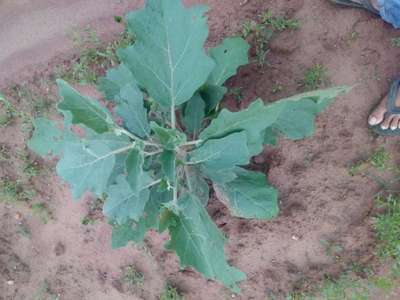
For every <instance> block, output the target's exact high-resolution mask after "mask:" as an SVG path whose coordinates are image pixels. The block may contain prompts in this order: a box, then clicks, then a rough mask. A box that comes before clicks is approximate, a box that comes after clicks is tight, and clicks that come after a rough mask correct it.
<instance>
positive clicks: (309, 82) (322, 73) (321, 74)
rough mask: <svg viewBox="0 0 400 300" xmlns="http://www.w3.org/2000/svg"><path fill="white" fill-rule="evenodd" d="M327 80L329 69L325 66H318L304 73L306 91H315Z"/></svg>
mask: <svg viewBox="0 0 400 300" xmlns="http://www.w3.org/2000/svg"><path fill="white" fill-rule="evenodd" d="M327 80H328V75H327V69H326V68H325V67H324V66H323V65H320V64H316V65H314V66H313V67H311V68H309V69H307V70H306V71H305V72H304V79H303V85H304V88H305V89H306V90H313V89H317V88H319V87H321V86H322V85H324V84H325V83H326V82H327Z"/></svg>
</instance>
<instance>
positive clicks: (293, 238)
mask: <svg viewBox="0 0 400 300" xmlns="http://www.w3.org/2000/svg"><path fill="white" fill-rule="evenodd" d="M299 239H300V238H299V237H298V236H297V235H292V240H295V241H298V240H299Z"/></svg>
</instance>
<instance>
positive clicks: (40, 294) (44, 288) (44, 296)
mask: <svg viewBox="0 0 400 300" xmlns="http://www.w3.org/2000/svg"><path fill="white" fill-rule="evenodd" d="M33 299H34V300H59V299H60V298H59V296H57V295H55V294H54V293H53V292H52V291H51V289H50V287H49V284H48V283H47V281H44V282H43V283H42V284H41V285H40V287H39V289H38V290H37V291H36V292H35V293H34V295H33Z"/></svg>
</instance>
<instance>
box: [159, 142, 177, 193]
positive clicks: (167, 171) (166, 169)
mask: <svg viewBox="0 0 400 300" xmlns="http://www.w3.org/2000/svg"><path fill="white" fill-rule="evenodd" d="M160 163H161V170H162V172H163V173H164V175H165V177H166V178H167V180H168V182H169V184H170V185H171V186H172V187H174V186H175V181H176V157H175V152H174V151H170V150H165V151H164V152H163V153H162V154H161V155H160Z"/></svg>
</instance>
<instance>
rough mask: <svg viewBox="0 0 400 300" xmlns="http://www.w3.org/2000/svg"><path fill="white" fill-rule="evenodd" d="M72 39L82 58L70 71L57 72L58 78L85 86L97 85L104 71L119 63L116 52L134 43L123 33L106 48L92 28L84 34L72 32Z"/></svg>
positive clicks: (130, 37) (79, 58) (87, 29)
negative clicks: (99, 75) (101, 72)
mask: <svg viewBox="0 0 400 300" xmlns="http://www.w3.org/2000/svg"><path fill="white" fill-rule="evenodd" d="M121 21H122V20H121ZM70 37H71V39H72V41H73V43H74V45H75V47H76V48H78V49H79V50H80V56H79V57H78V58H77V59H76V60H75V62H74V63H73V65H72V67H71V68H70V69H69V70H57V72H56V73H57V77H62V78H64V79H66V80H70V81H75V82H79V83H83V84H93V83H96V81H97V78H98V74H99V72H100V71H101V70H102V69H106V68H109V67H110V66H114V65H116V64H118V63H119V60H118V57H117V55H116V50H117V49H118V48H123V47H126V46H128V45H129V44H131V43H132V42H133V37H132V36H131V35H130V34H128V33H127V32H123V33H122V34H121V36H120V38H119V39H118V40H116V41H114V42H111V43H109V44H107V45H106V46H105V47H104V46H102V44H101V41H100V39H99V37H98V36H97V34H96V32H95V31H94V30H93V29H91V28H86V29H85V30H84V32H83V33H78V32H72V33H71V34H70Z"/></svg>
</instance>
